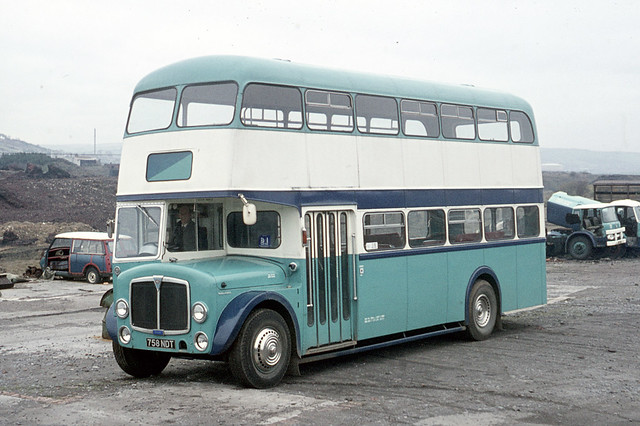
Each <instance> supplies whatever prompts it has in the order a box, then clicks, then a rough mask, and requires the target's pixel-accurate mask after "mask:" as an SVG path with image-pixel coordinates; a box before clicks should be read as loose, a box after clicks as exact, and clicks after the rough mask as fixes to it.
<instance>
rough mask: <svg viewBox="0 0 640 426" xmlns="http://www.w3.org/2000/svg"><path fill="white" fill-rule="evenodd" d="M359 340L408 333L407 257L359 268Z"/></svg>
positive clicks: (370, 262) (366, 262)
mask: <svg viewBox="0 0 640 426" xmlns="http://www.w3.org/2000/svg"><path fill="white" fill-rule="evenodd" d="M358 265H359V266H358V269H359V270H360V271H359V273H358V275H359V276H358V340H364V339H368V338H371V337H378V336H384V335H386V334H392V333H398V332H402V331H405V330H406V329H407V257H406V256H399V257H388V258H382V259H380V258H379V259H371V260H364V261H362V260H361V261H360V263H359V264H358Z"/></svg>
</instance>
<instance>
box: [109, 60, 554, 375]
mask: <svg viewBox="0 0 640 426" xmlns="http://www.w3.org/2000/svg"><path fill="white" fill-rule="evenodd" d="M113 263H114V268H113V271H114V273H113V282H114V285H113V287H114V300H115V302H114V304H113V305H112V308H111V312H110V313H109V315H108V316H107V317H108V318H107V325H108V329H109V332H110V335H111V337H112V339H113V350H114V354H115V358H116V360H117V362H118V364H119V365H120V367H121V368H122V369H123V370H124V371H125V372H127V373H129V374H131V375H133V376H136V377H146V376H150V375H156V374H160V373H161V372H162V370H163V369H164V368H165V367H166V365H167V363H168V362H169V360H170V358H172V357H180V358H199V359H200V358H203V359H212V360H223V361H227V362H228V363H229V366H230V369H231V371H232V372H233V374H234V376H235V377H237V378H238V379H239V380H240V381H241V382H242V383H243V384H245V385H248V386H254V387H258V388H263V387H270V386H274V385H276V384H278V383H279V382H280V381H281V379H282V377H283V376H284V374H285V373H286V372H287V370H288V369H289V370H290V371H296V370H297V366H298V364H299V363H302V362H307V361H312V360H318V359H325V358H328V357H332V356H337V355H343V354H352V353H355V352H358V351H364V350H374V349H376V348H380V347H382V346H387V345H389V344H394V343H400V342H406V341H411V340H415V339H420V338H425V337H428V336H434V335H439V334H443V333H452V332H466V333H467V334H468V335H469V336H470V338H472V339H475V340H483V339H485V338H487V337H488V336H489V335H490V334H491V332H492V331H493V329H494V328H495V327H496V325H497V324H498V323H499V321H500V317H501V315H502V314H503V313H504V312H507V311H512V310H516V309H520V308H525V307H531V306H536V305H541V304H544V303H546V276H545V238H544V220H543V195H542V175H541V168H540V160H539V147H538V141H537V139H536V131H535V124H534V119H533V112H532V110H531V107H530V106H529V104H528V103H526V102H525V101H523V100H522V99H520V98H518V97H515V96H511V95H508V94H505V93H499V92H494V91H487V90H480V89H477V88H474V87H469V86H453V85H443V84H436V83H430V82H422V81H414V80H409V79H402V78H393V77H388V76H377V75H371V74H360V73H354V72H344V71H337V70H328V69H322V68H316V67H311V66H304V65H298V64H294V63H290V62H288V61H281V60H265V59H255V58H245V57H233V56H211V57H202V58H195V59H190V60H185V61H182V62H178V63H176V64H173V65H169V66H167V67H164V68H162V69H159V70H157V71H154V72H152V73H151V74H149V75H148V76H146V77H145V78H143V79H142V81H140V83H139V84H138V85H137V87H136V88H135V91H134V94H133V99H132V101H131V108H130V112H129V118H128V122H127V127H126V132H125V136H124V143H123V149H122V160H121V165H120V176H119V179H118V190H117V214H116V225H115V252H114V260H113Z"/></svg>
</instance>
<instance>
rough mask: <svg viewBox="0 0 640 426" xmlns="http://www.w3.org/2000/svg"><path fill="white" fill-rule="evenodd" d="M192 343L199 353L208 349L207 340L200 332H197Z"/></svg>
mask: <svg viewBox="0 0 640 426" xmlns="http://www.w3.org/2000/svg"><path fill="white" fill-rule="evenodd" d="M193 343H194V345H196V349H197V350H199V351H200V352H204V351H206V350H207V348H208V347H209V338H208V337H207V335H206V334H205V333H203V332H202V331H198V332H197V333H196V336H195V337H194V338H193Z"/></svg>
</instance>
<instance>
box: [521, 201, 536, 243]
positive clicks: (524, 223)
mask: <svg viewBox="0 0 640 426" xmlns="http://www.w3.org/2000/svg"><path fill="white" fill-rule="evenodd" d="M516 218H517V224H518V238H526V237H537V236H538V235H540V213H539V211H538V206H522V207H518V208H517V209H516Z"/></svg>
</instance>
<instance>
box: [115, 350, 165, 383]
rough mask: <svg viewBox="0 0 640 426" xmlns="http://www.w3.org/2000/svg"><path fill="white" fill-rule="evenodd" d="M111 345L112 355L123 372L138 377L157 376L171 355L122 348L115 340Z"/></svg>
mask: <svg viewBox="0 0 640 426" xmlns="http://www.w3.org/2000/svg"><path fill="white" fill-rule="evenodd" d="M112 345H113V355H114V356H115V358H116V362H117V363H118V365H119V366H120V368H121V369H122V370H123V371H124V372H125V373H127V374H129V375H131V376H133V377H137V378H139V379H142V378H145V377H149V376H157V375H158V374H160V373H162V370H164V368H165V367H166V366H167V364H169V361H170V360H171V355H169V354H167V353H164V352H152V351H145V350H140V349H131V348H123V347H122V346H120V345H119V344H118V343H117V342H115V341H114V342H113V343H112Z"/></svg>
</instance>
